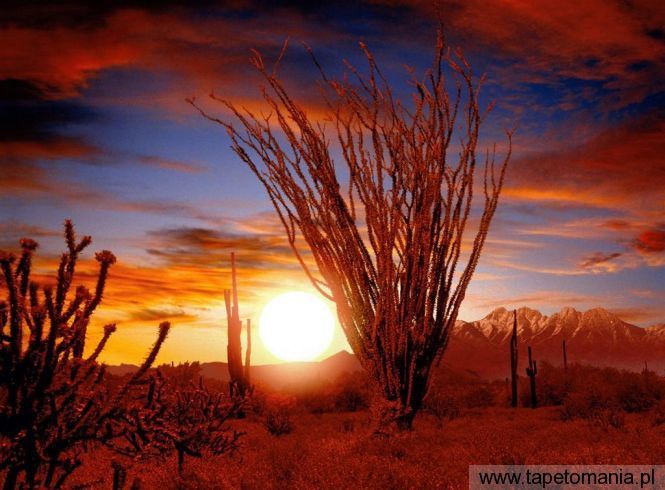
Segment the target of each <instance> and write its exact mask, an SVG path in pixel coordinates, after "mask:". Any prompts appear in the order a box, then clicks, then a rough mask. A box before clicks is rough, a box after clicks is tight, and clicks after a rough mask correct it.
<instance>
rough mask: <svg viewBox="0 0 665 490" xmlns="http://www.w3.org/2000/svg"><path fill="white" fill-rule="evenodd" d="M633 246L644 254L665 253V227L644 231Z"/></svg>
mask: <svg viewBox="0 0 665 490" xmlns="http://www.w3.org/2000/svg"><path fill="white" fill-rule="evenodd" d="M633 246H634V247H635V248H636V249H637V250H639V251H640V252H644V253H659V252H665V226H659V227H658V228H653V229H650V230H645V231H643V232H642V233H640V234H639V236H638V237H637V238H635V239H634V240H633Z"/></svg>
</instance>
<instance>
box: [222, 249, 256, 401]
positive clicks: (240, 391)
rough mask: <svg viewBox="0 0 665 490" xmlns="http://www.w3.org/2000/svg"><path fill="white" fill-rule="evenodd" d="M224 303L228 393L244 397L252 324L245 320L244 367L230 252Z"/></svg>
mask: <svg viewBox="0 0 665 490" xmlns="http://www.w3.org/2000/svg"><path fill="white" fill-rule="evenodd" d="M224 303H225V304H226V319H227V339H228V343H227V348H226V352H227V358H228V368H229V377H230V381H229V391H230V393H231V396H239V397H244V396H245V395H246V394H248V392H249V391H250V390H251V386H250V384H249V369H250V356H251V349H252V347H251V346H252V344H251V342H252V333H251V329H252V324H251V323H250V321H249V320H247V350H246V352H245V366H244V367H243V365H242V345H241V343H240V335H241V333H242V322H241V321H240V312H239V308H238V283H237V279H236V258H235V254H234V253H233V252H231V290H228V289H225V290H224Z"/></svg>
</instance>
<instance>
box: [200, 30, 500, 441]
mask: <svg viewBox="0 0 665 490" xmlns="http://www.w3.org/2000/svg"><path fill="white" fill-rule="evenodd" d="M306 49H307V51H308V52H309V53H310V56H312V59H313V60H314V65H315V66H316V68H317V69H318V70H319V72H320V73H321V77H322V80H323V83H324V86H325V87H326V88H327V89H328V91H329V92H330V93H331V94H333V96H332V97H326V104H327V107H328V109H329V120H330V121H331V125H330V129H331V130H332V131H334V133H335V139H336V144H337V145H338V146H339V149H340V152H341V157H342V159H343V161H344V163H345V165H346V168H345V169H344V171H343V172H338V165H337V163H336V162H334V160H333V156H332V152H331V150H330V148H329V146H330V143H329V140H330V138H329V135H328V134H326V133H324V129H323V127H322V125H321V124H319V123H318V122H317V121H314V120H313V119H312V118H310V117H309V116H308V114H307V111H306V110H305V109H304V108H303V107H302V106H301V105H299V104H298V103H297V102H296V101H295V100H294V99H293V98H292V97H291V94H290V93H289V92H288V91H287V89H286V88H285V87H284V85H283V84H282V82H281V81H280V80H279V79H278V78H277V74H276V71H272V72H271V71H268V70H267V69H266V67H265V63H264V61H263V59H262V58H261V55H260V53H258V52H255V53H254V56H253V58H252V63H253V64H254V66H255V67H256V68H257V69H258V70H259V72H260V73H261V74H262V76H263V77H264V81H265V84H266V87H265V90H263V91H262V95H263V97H264V100H265V102H266V105H267V106H268V107H269V109H270V111H271V117H270V118H266V117H263V116H260V115H258V114H256V113H252V112H250V111H247V110H245V109H241V108H239V107H237V106H235V105H234V104H233V103H232V102H230V101H228V100H225V99H220V98H218V97H216V96H215V97H213V100H216V101H218V102H221V103H222V104H223V105H224V108H225V109H228V110H230V111H231V113H232V114H233V118H234V121H235V123H237V126H234V125H232V124H231V123H229V122H227V121H223V120H220V119H218V118H215V117H213V116H210V115H208V114H207V113H206V112H205V111H204V110H202V109H201V108H200V107H198V106H197V105H196V103H195V101H193V100H192V101H190V103H191V104H192V105H194V107H195V108H196V109H197V110H198V111H199V112H200V113H201V114H202V115H203V116H204V117H206V118H207V119H209V120H211V121H214V122H216V123H219V124H221V125H222V126H223V127H224V128H225V130H226V131H227V133H228V134H229V136H230V138H231V140H232V146H233V149H234V151H235V152H236V154H237V155H238V157H239V158H240V159H241V160H242V161H243V162H244V163H245V164H246V165H247V166H248V167H249V168H250V170H251V171H252V172H253V173H254V174H255V176H256V177H257V178H258V179H259V181H260V182H261V184H262V185H263V186H264V188H265V189H266V192H267V194H268V198H269V199H270V200H271V202H272V204H273V207H274V208H275V211H276V212H277V216H278V218H279V219H280V222H281V223H282V225H283V227H284V231H285V233H286V236H287V238H288V242H289V246H290V247H291V250H292V251H293V253H294V255H295V257H296V259H297V260H298V262H299V263H300V265H301V267H302V269H303V270H304V272H305V273H306V275H307V277H308V278H309V279H310V281H311V283H312V285H313V286H314V287H315V288H316V289H317V290H318V291H319V292H320V293H321V294H322V295H324V296H325V297H326V298H328V299H331V300H333V301H334V302H335V303H336V305H337V311H338V316H339V321H340V324H341V326H342V328H343V330H344V332H345V334H346V338H347V340H348V342H349V345H350V346H351V348H352V349H353V351H354V352H355V353H356V355H357V357H358V359H359V360H360V362H361V364H362V365H363V367H364V368H365V369H366V370H367V371H368V372H370V373H371V375H372V377H373V379H374V381H375V382H376V384H377V386H378V387H379V388H380V390H381V393H382V395H383V407H381V408H380V409H379V410H378V411H377V413H380V414H381V415H380V417H381V421H380V422H381V424H380V425H382V426H385V427H398V428H409V427H410V426H411V422H412V420H413V417H414V416H415V414H416V413H417V411H418V409H419V408H420V406H421V404H422V400H423V397H424V396H425V394H426V393H427V388H428V384H429V375H430V370H431V367H432V364H433V363H434V362H435V361H438V360H440V358H441V355H442V354H443V352H444V350H445V347H446V345H447V343H448V339H449V336H450V332H451V329H452V328H453V325H454V324H455V321H456V319H457V315H458V312H459V309H460V306H461V304H462V301H463V300H464V297H465V294H466V290H467V287H468V285H469V282H470V281H471V278H472V276H473V273H474V271H475V270H476V267H477V265H478V261H479V259H480V254H481V251H482V249H483V246H484V244H485V240H486V238H487V234H488V232H489V227H490V224H491V221H492V218H493V216H494V212H495V210H496V207H497V205H498V200H499V195H500V193H501V189H502V186H503V181H504V177H505V170H506V166H507V164H508V160H509V159H510V155H511V149H512V143H511V141H512V132H511V131H508V132H507V140H508V146H507V150H506V152H505V158H504V159H503V161H502V162H500V163H497V162H495V160H494V153H493V152H491V153H489V154H488V157H487V159H486V161H485V162H484V163H483V165H484V169H483V171H482V172H483V174H484V181H483V184H482V189H483V191H484V193H480V199H478V201H479V203H480V211H479V216H478V217H477V218H478V219H477V221H476V217H475V212H472V209H476V208H475V207H474V206H472V201H473V195H474V192H473V191H474V177H475V174H476V167H477V166H479V165H481V163H482V162H479V161H478V159H477V156H476V146H477V144H478V141H479V135H480V126H481V124H482V119H483V117H484V116H485V113H484V112H483V111H481V110H480V108H479V106H478V100H479V95H478V94H479V90H480V85H481V81H478V80H477V79H476V78H474V76H473V73H472V70H471V68H470V66H469V64H468V63H467V62H466V60H465V59H464V58H463V56H462V55H461V53H460V52H459V51H451V50H450V49H449V48H448V47H447V46H446V45H445V39H444V38H443V35H442V32H439V35H438V38H437V45H436V53H435V57H434V61H433V63H432V68H431V69H430V70H428V71H427V72H426V73H425V75H424V76H423V78H422V80H417V79H415V77H414V86H415V87H416V93H415V94H414V98H413V103H412V107H411V106H409V107H407V106H406V105H404V104H402V103H401V102H400V101H399V100H397V99H396V98H395V96H394V94H393V90H392V88H391V87H390V85H389V83H388V82H387V80H386V79H385V78H384V77H383V75H382V72H381V70H380V69H379V66H378V63H377V62H376V59H375V58H374V56H373V54H372V51H371V50H370V49H369V48H368V47H367V46H366V45H364V44H361V50H362V51H363V53H364V55H365V58H366V60H367V63H368V69H367V74H363V73H360V72H359V71H358V70H357V69H355V68H354V67H353V66H351V65H349V64H347V67H348V69H349V71H350V72H351V74H352V75H353V77H348V76H345V77H344V78H343V79H341V80H335V79H332V78H330V77H328V76H326V74H325V72H324V70H323V69H322V68H321V65H320V64H319V63H318V62H317V61H316V58H315V57H314V56H313V54H312V52H311V50H310V49H308V48H306ZM282 57H283V52H282V54H280V58H279V59H281V58H282ZM278 62H279V60H278ZM277 64H278V63H277ZM449 74H452V76H450V77H448V75H449ZM448 78H451V79H452V80H453V83H455V84H456V85H455V88H454V89H453V90H452V91H451V92H452V93H450V92H449V88H448V86H447V85H448V84H449V82H447V79H448ZM458 116H460V117H459V118H458ZM460 132H461V133H462V134H459V133H460ZM278 133H279V134H278ZM453 136H455V140H456V141H455V142H453ZM458 136H461V138H459V140H461V146H460V147H459V148H455V151H454V152H453V151H452V148H451V146H450V145H451V143H453V144H455V145H456V144H457V140H458V138H457V137H458ZM451 153H452V154H453V155H455V154H456V155H457V156H458V158H457V161H456V162H455V161H453V158H452V157H451V155H450V154H451ZM344 180H346V182H345V181H344ZM477 194H479V193H477ZM472 215H473V216H472ZM476 222H477V223H478V225H477V229H475V231H474V234H475V236H473V237H471V238H472V239H471V240H470V244H471V245H470V247H469V248H468V250H467V249H465V250H463V247H462V243H463V241H464V242H465V244H466V243H467V242H466V238H465V230H466V231H467V232H468V231H469V227H470V226H471V223H476ZM305 244H306V247H304V245H305ZM314 265H315V266H316V267H314ZM458 265H459V266H458ZM228 309H229V307H228V306H227V310H228ZM231 313H233V312H231ZM230 322H231V320H230ZM229 326H231V323H229ZM236 332H237V329H231V328H229V335H231V333H233V335H234V336H235V335H236ZM233 338H235V337H233ZM229 339H230V340H229V343H231V337H229ZM233 342H234V346H235V345H236V344H235V340H234V341H233ZM229 359H231V352H229ZM230 362H231V361H230ZM230 369H231V368H230ZM233 369H235V368H233Z"/></svg>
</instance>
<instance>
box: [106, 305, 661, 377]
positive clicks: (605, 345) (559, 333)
mask: <svg viewBox="0 0 665 490" xmlns="http://www.w3.org/2000/svg"><path fill="white" fill-rule="evenodd" d="M516 312H517V333H518V354H519V370H520V374H521V372H522V371H523V368H524V367H525V366H526V364H527V347H528V346H531V348H532V351H533V356H534V358H535V359H536V360H537V361H547V362H549V363H551V364H554V365H561V364H562V363H563V354H562V343H563V341H564V340H565V341H566V349H567V357H568V362H569V363H582V364H592V365H596V366H613V367H617V368H621V369H629V370H640V369H642V368H643V367H644V363H645V362H646V363H648V366H649V369H652V370H655V371H656V372H659V373H662V371H663V370H664V369H665V324H659V325H653V326H651V327H646V328H642V327H638V326H635V325H631V324H630V323H627V322H625V321H623V320H621V319H620V318H619V317H618V316H616V315H614V314H613V313H611V312H609V311H607V310H605V309H603V308H593V309H591V310H588V311H584V312H580V311H577V310H575V309H574V308H570V307H565V308H563V309H561V311H559V312H558V313H555V314H553V315H550V316H546V315H543V314H542V313H541V312H539V311H537V310H533V309H531V308H527V307H523V308H519V309H518V310H516ZM512 328H513V312H512V311H508V310H506V309H505V308H497V309H495V310H494V311H492V312H491V313H490V314H489V315H487V316H486V317H485V318H483V319H481V320H477V321H474V322H465V321H462V320H459V321H458V322H457V323H456V325H455V329H454V331H453V333H452V336H451V338H450V342H449V344H448V348H447V350H446V352H445V354H444V356H443V359H442V361H443V362H442V364H443V366H444V367H447V368H450V369H454V370H463V371H466V372H467V373H471V374H475V375H477V376H481V377H486V378H504V377H506V376H508V375H509V374H510V368H509V366H510V362H509V349H510V347H509V342H510V336H511V334H512ZM135 369H137V368H136V366H133V365H126V364H125V365H122V366H110V367H109V370H110V371H111V372H112V373H115V374H126V373H127V372H131V371H133V370H135ZM360 369H361V368H360V363H359V362H358V360H357V359H356V358H355V356H354V355H353V354H350V353H348V352H346V351H340V352H338V353H337V354H335V355H333V356H331V357H329V358H327V359H324V360H322V361H319V362H297V363H284V364H271V365H259V366H252V378H253V379H254V380H255V381H257V382H261V383H263V384H265V385H269V386H273V387H275V388H280V387H284V386H287V385H301V384H308V383H316V382H319V381H322V380H326V381H330V380H333V379H335V378H336V377H337V376H339V375H340V374H342V373H344V372H354V371H358V370H360ZM201 373H202V375H203V376H204V377H209V378H214V379H220V380H228V369H227V365H226V363H224V362H210V363H202V365H201Z"/></svg>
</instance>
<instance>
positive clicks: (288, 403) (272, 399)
mask: <svg viewBox="0 0 665 490" xmlns="http://www.w3.org/2000/svg"><path fill="white" fill-rule="evenodd" d="M296 404H297V401H296V399H295V398H293V397H290V396H287V395H278V394H271V395H268V396H266V400H265V406H264V409H263V426H264V427H265V428H266V430H267V431H268V433H269V434H270V435H273V436H281V435H284V434H290V433H291V432H292V431H293V419H292V417H291V414H292V412H293V410H294V408H295V406H296Z"/></svg>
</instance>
